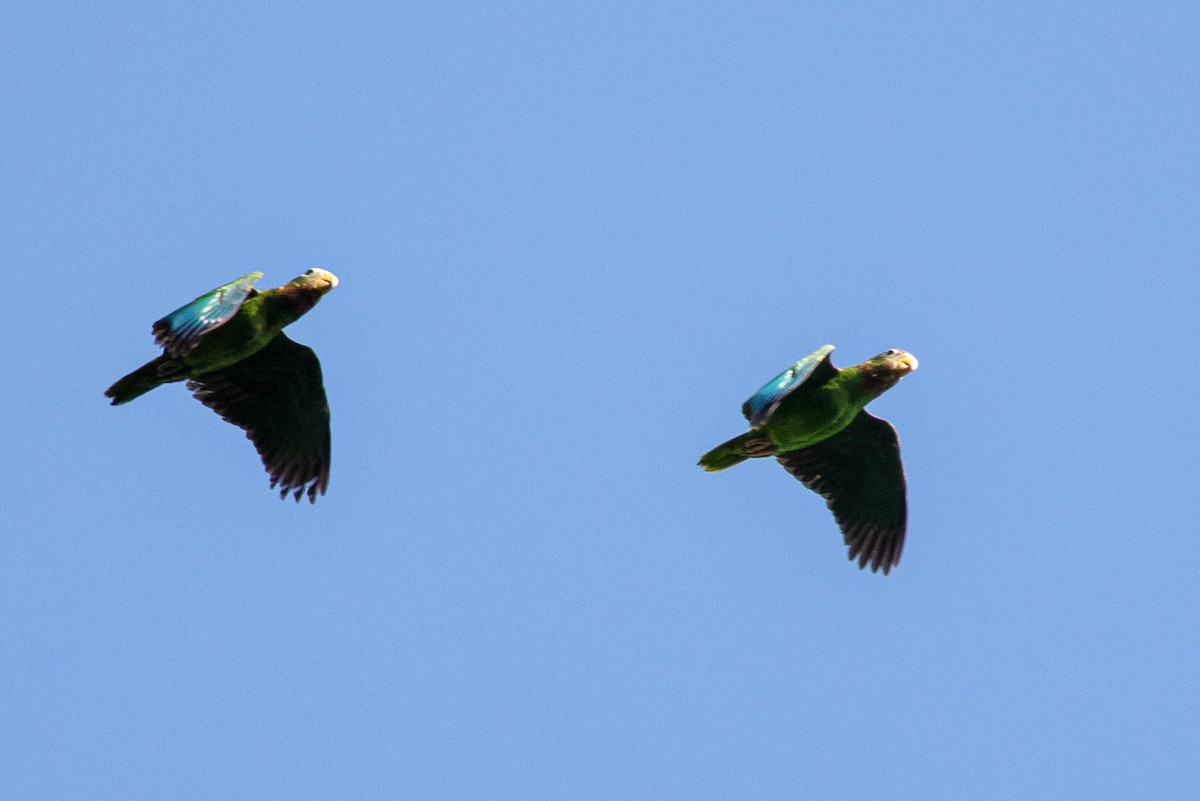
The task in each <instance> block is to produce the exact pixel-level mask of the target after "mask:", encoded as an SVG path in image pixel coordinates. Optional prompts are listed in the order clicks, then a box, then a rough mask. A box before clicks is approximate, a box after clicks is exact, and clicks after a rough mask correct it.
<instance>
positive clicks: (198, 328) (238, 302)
mask: <svg viewBox="0 0 1200 801" xmlns="http://www.w3.org/2000/svg"><path fill="white" fill-rule="evenodd" d="M262 277H263V274H262V273H260V272H257V271H256V272H252V273H249V274H247V275H243V276H242V277H241V278H239V279H238V280H236V281H231V282H229V283H228V284H225V285H224V286H219V287H217V288H216V289H214V290H213V291H212V292H209V293H208V294H206V295H201V296H200V297H198V298H196V299H195V300H193V301H192V302H191V303H189V304H187V305H186V306H182V307H180V308H178V309H176V310H175V311H173V312H171V313H170V314H168V315H167V316H166V317H164V318H162V319H161V320H159V321H158V322H156V323H155V324H154V341H155V342H157V343H158V344H159V345H162V346H163V348H164V349H165V350H166V352H167V355H168V356H170V357H171V358H179V357H180V356H183V355H184V354H186V353H187V352H188V351H190V350H191V349H192V348H194V347H196V343H198V342H199V341H200V339H201V338H202V337H203V336H204V335H205V334H207V333H208V332H209V331H212V330H213V329H214V328H219V327H220V326H222V325H224V324H225V323H227V322H229V320H230V319H231V318H232V317H233V316H234V315H235V314H237V311H238V309H240V308H241V307H242V304H243V303H245V302H246V298H248V297H250V294H251V293H252V292H254V283H255V282H256V281H257V280H258V279H260V278H262Z"/></svg>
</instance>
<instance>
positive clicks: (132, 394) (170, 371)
mask: <svg viewBox="0 0 1200 801" xmlns="http://www.w3.org/2000/svg"><path fill="white" fill-rule="evenodd" d="M187 377H188V371H187V368H186V367H185V366H184V365H183V362H181V361H179V360H178V359H172V358H170V357H169V356H167V355H166V354H165V353H164V354H163V355H162V356H159V357H158V358H157V359H152V360H151V361H149V362H146V363H145V364H143V365H142V366H141V367H139V368H138V369H136V370H134V371H133V372H132V373H130V374H129V375H127V376H125V377H124V378H122V379H121V380H119V381H117V383H115V384H113V385H112V386H111V387H109V388H108V389H106V390H104V397H106V398H112V405H113V406H116V405H117V404H120V403H129V401H131V400H133V399H134V398H136V397H138V396H139V395H145V394H146V393H147V392H149V391H150V390H152V389H154V388H155V387H157V386H158V385H159V384H166V383H169V382H171V381H182V380H183V379H185V378H187Z"/></svg>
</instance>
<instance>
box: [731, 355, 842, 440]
mask: <svg viewBox="0 0 1200 801" xmlns="http://www.w3.org/2000/svg"><path fill="white" fill-rule="evenodd" d="M831 353H833V345H824V346H822V347H820V348H817V349H816V350H814V351H813V352H812V353H810V354H808V355H807V356H805V357H804V358H803V359H801V360H800V361H798V362H796V363H795V364H793V365H792V366H791V367H789V368H788V369H786V370H784V371H783V372H782V373H780V374H779V375H777V376H775V377H774V378H772V379H771V380H770V381H768V382H767V383H766V385H765V386H763V388H762V389H760V390H759V391H758V392H755V393H754V395H753V396H752V397H751V398H750V400H748V401H746V402H745V403H744V404H742V414H744V415H746V419H747V420H749V421H750V427H751V428H760V427H761V426H762V425H763V424H764V423H766V422H767V420H768V419H770V417H771V415H772V414H773V413H774V412H775V410H776V409H777V408H779V404H780V403H782V402H783V399H784V398H786V397H787V396H788V395H790V394H791V393H792V392H794V391H795V390H796V388H797V387H799V386H800V385H801V384H803V383H804V382H805V381H806V380H808V378H809V376H811V375H812V374H813V371H814V370H816V369H817V367H818V365H820V364H821V363H822V362H824V363H826V364H828V359H829V354H831ZM828 366H829V368H830V369H831V370H834V371H835V372H836V369H837V368H835V367H834V366H833V365H832V364H829V365H828Z"/></svg>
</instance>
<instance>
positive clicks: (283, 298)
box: [276, 284, 325, 317]
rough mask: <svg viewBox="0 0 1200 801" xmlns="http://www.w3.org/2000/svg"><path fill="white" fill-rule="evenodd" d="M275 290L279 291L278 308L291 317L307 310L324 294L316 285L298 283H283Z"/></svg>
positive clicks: (300, 314)
mask: <svg viewBox="0 0 1200 801" xmlns="http://www.w3.org/2000/svg"><path fill="white" fill-rule="evenodd" d="M276 291H277V292H278V293H279V294H278V298H279V306H280V309H281V310H283V311H285V312H286V313H287V314H288V315H289V316H292V317H300V316H302V315H303V314H305V313H306V312H308V311H309V310H310V309H312V307H313V306H316V305H317V301H318V300H320V299H321V296H322V295H324V294H325V292H324V290H322V289H319V288H318V287H315V286H303V285H300V284H284V285H283V286H281V287H279V289H277V290H276Z"/></svg>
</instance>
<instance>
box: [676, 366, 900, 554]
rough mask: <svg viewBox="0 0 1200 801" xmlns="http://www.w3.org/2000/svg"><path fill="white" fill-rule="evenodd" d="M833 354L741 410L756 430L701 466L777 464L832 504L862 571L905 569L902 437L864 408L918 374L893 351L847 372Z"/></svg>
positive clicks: (780, 379)
mask: <svg viewBox="0 0 1200 801" xmlns="http://www.w3.org/2000/svg"><path fill="white" fill-rule="evenodd" d="M833 349H834V348H833V345H824V346H823V347H820V348H818V349H817V350H815V351H813V352H812V353H810V354H809V355H807V356H805V357H804V358H803V359H801V360H800V361H798V362H796V363H795V364H794V365H792V366H791V367H789V368H788V369H786V370H784V371H783V372H782V373H780V374H779V375H778V376H776V377H775V378H773V379H772V380H771V381H769V382H767V384H766V385H764V386H763V387H762V388H761V389H760V390H758V392H756V393H754V395H753V396H752V397H751V398H750V399H749V400H747V401H746V402H745V403H744V404H743V405H742V414H743V415H745V417H746V419H747V420H748V421H749V422H750V430H749V431H747V432H746V433H745V434H742V435H740V436H737V437H734V438H733V439H731V440H729V441H728V442H724V443H722V444H720V445H718V446H717V447H715V448H713V449H712V450H711V451H709V452H708V453H706V454H704V455H703V456H701V457H700V466H701V467H703V468H704V469H705V470H707V471H709V472H716V471H718V470H724V469H726V468H728V467H733V466H734V465H736V464H739V463H741V462H743V461H745V460H746V459H749V458H754V457H763V456H774V457H775V458H776V459H778V460H779V463H780V464H781V465H783V468H784V469H785V470H787V471H788V472H789V473H791V474H792V475H793V476H795V477H796V478H798V479H799V480H800V481H801V482H802V483H803V484H804V486H806V487H808V488H809V489H810V490H813V491H814V492H816V493H818V494H819V495H821V496H822V497H824V498H825V500H826V503H827V505H828V507H829V509H830V511H831V512H833V516H834V519H835V520H836V521H837V524H838V527H839V528H840V529H841V531H842V535H843V536H844V538H845V541H846V545H847V546H849V552H850V560H851V561H853V560H855V559H857V560H858V566H859V568H860V569H862V568H864V567H866V566H867V565H868V564H869V565H870V566H871V571H872V572H876V571H879V570H882V571H883V574H884V575H885V576H886V575H887V574H888V571H889V570H891V569H892V568H893V567H895V566H896V565H897V564H899V562H900V551H901V549H902V548H903V546H904V534H905V527H906V524H907V518H908V505H907V500H906V498H905V480H904V465H903V464H902V463H901V461H900V441H899V438H898V437H897V436H896V429H895V428H893V427H892V424H891V423H889V422H888V421H886V420H881V419H880V418H878V417H875V416H874V415H872V414H870V413H869V412H867V411H866V409H865V408H864V407H865V406H866V405H867V404H868V403H870V402H871V401H873V400H874V399H875V398H878V397H879V396H880V395H882V394H883V393H884V392H886V391H887V390H889V389H891V388H892V387H893V386H895V385H896V382H897V381H899V380H900V379H901V378H903V377H904V376H906V375H908V374H909V373H911V372H912V371H913V370H916V369H917V360H916V358H915V357H914V356H913V355H912V354H911V353H907V352H906V351H903V350H897V349H894V348H893V349H891V350H886V351H884V352H883V353H880V354H879V355H878V356H874V357H872V358H870V359H867V360H866V361H865V362H863V363H862V364H859V365H856V366H854V367H846V368H843V369H840V370H839V369H838V368H837V367H834V366H833V363H832V362H831V361H830V360H829V355H830V354H831V353H833Z"/></svg>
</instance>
